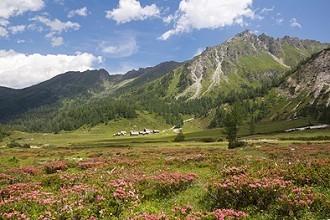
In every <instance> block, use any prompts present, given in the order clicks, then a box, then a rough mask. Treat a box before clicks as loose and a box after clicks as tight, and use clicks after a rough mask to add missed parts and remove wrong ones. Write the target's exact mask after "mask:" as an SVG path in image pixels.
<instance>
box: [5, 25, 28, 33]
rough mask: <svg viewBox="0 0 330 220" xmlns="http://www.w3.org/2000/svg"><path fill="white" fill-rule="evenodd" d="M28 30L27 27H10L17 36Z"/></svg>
mask: <svg viewBox="0 0 330 220" xmlns="http://www.w3.org/2000/svg"><path fill="white" fill-rule="evenodd" d="M25 28H26V25H17V26H11V27H9V30H10V31H11V33H12V34H17V33H19V32H23V31H24V30H25Z"/></svg>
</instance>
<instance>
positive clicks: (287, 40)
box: [0, 31, 329, 132]
mask: <svg viewBox="0 0 330 220" xmlns="http://www.w3.org/2000/svg"><path fill="white" fill-rule="evenodd" d="M327 47H329V44H325V43H320V42H317V41H313V40H300V39H298V38H292V37H288V36H285V37H284V38H281V39H275V38H272V37H269V36H267V35H265V34H262V35H260V36H256V35H254V34H252V33H251V32H249V31H244V32H242V33H239V34H237V35H235V36H234V37H232V38H231V39H229V40H227V41H225V42H224V43H222V44H220V45H217V46H214V47H209V48H207V49H206V50H205V51H204V52H203V53H202V54H200V55H198V56H196V57H194V58H193V59H192V60H188V61H186V62H184V63H177V62H173V61H172V62H164V63H161V64H159V65H157V66H155V67H148V68H140V69H139V70H132V71H129V72H127V73H126V74H124V75H109V73H108V72H107V71H105V70H88V71H85V72H83V73H80V72H67V73H64V74H61V75H58V76H56V77H54V78H52V79H50V80H47V81H45V82H42V83H40V84H38V85H34V86H31V87H28V88H25V89H20V90H14V89H9V88H5V87H0V122H2V123H6V124H10V125H12V126H15V128H17V129H23V130H27V131H53V132H58V131H60V130H75V129H78V128H80V127H81V126H84V125H88V126H94V125H96V124H99V123H105V124H107V123H109V122H111V121H113V120H118V119H120V118H128V119H129V118H136V117H139V115H141V114H144V113H146V114H147V113H152V114H154V115H155V116H156V117H162V118H164V120H165V122H166V123H167V124H168V125H169V126H173V125H177V126H181V125H182V124H183V118H185V117H186V116H187V117H188V116H189V117H191V116H193V117H195V118H203V117H208V118H210V116H209V114H210V112H211V110H212V109H213V110H215V111H213V114H214V116H213V120H212V121H211V124H210V127H218V126H222V119H221V118H223V115H224V114H225V111H226V106H227V105H231V104H232V103H234V102H241V103H242V106H243V108H244V111H243V112H244V117H245V119H246V120H245V122H248V120H249V118H254V120H256V121H260V120H261V121H274V120H288V119H290V120H292V119H295V118H299V117H309V116H310V115H311V114H310V113H311V112H312V111H313V109H317V113H315V114H316V116H315V117H314V116H313V118H316V119H317V120H318V119H322V120H323V121H324V119H325V118H327V116H326V115H325V113H324V112H326V111H325V109H327V108H328V105H329V66H328V64H329V60H328V57H329V56H328V50H325V51H323V52H320V51H321V50H323V49H325V48H327ZM313 54H314V55H313ZM311 56H312V57H311ZM310 57H311V58H310ZM312 82H313V83H312ZM137 112H139V113H137Z"/></svg>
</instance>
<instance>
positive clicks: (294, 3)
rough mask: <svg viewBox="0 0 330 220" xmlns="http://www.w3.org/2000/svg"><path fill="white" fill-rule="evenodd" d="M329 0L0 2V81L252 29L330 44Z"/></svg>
mask: <svg viewBox="0 0 330 220" xmlns="http://www.w3.org/2000/svg"><path fill="white" fill-rule="evenodd" d="M329 9H330V1H328V0H313V1H312V0H304V1H298V0H140V1H138V0H1V1H0V86H6V87H12V88H23V87H26V86H30V85H33V84H36V83H39V82H41V81H44V80H46V79H49V78H51V77H53V76H55V75H57V74H60V73H63V72H66V71H69V70H78V71H83V70H86V69H91V68H95V69H99V68H105V69H106V70H107V71H108V72H109V73H110V74H115V73H125V72H127V71H128V70H130V69H133V68H135V69H137V68H139V67H146V66H154V65H157V64H159V63H161V62H164V61H169V60H175V61H184V60H188V59H191V58H192V57H194V56H195V55H197V54H198V53H200V52H201V51H202V50H203V49H205V47H208V46H214V45H217V44H219V43H222V42H223V41H225V40H226V39H228V38H230V37H232V36H233V35H235V34H237V33H239V32H241V31H243V30H245V29H249V30H250V31H251V32H254V33H256V34H261V33H266V34H267V35H269V36H273V37H283V36H285V35H289V36H295V37H299V38H302V39H315V40H319V41H321V42H330V29H329V21H330V15H329V12H328V10H329Z"/></svg>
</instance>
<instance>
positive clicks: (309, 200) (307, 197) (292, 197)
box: [276, 187, 330, 217]
mask: <svg viewBox="0 0 330 220" xmlns="http://www.w3.org/2000/svg"><path fill="white" fill-rule="evenodd" d="M329 203H330V202H329V201H326V200H325V199H324V198H323V197H322V195H320V194H318V193H313V192H312V189H311V188H309V187H304V188H299V187H293V188H292V189H291V190H290V192H289V193H287V194H283V195H281V196H280V197H279V198H278V202H277V207H276V209H277V215H280V216H295V217H299V216H300V215H301V214H303V213H305V212H306V211H319V210H322V209H324V211H325V212H327V213H329V211H330V204H329Z"/></svg>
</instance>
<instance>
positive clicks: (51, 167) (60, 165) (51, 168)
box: [44, 161, 68, 174]
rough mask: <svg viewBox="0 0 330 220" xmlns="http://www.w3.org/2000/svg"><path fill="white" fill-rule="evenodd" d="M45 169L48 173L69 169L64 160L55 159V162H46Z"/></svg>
mask: <svg viewBox="0 0 330 220" xmlns="http://www.w3.org/2000/svg"><path fill="white" fill-rule="evenodd" d="M44 169H45V171H46V173H47V174H52V173H56V172H57V171H60V170H62V171H65V170H67V169H68V167H67V166H66V164H65V163H64V162H63V161H53V162H49V163H46V164H44Z"/></svg>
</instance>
